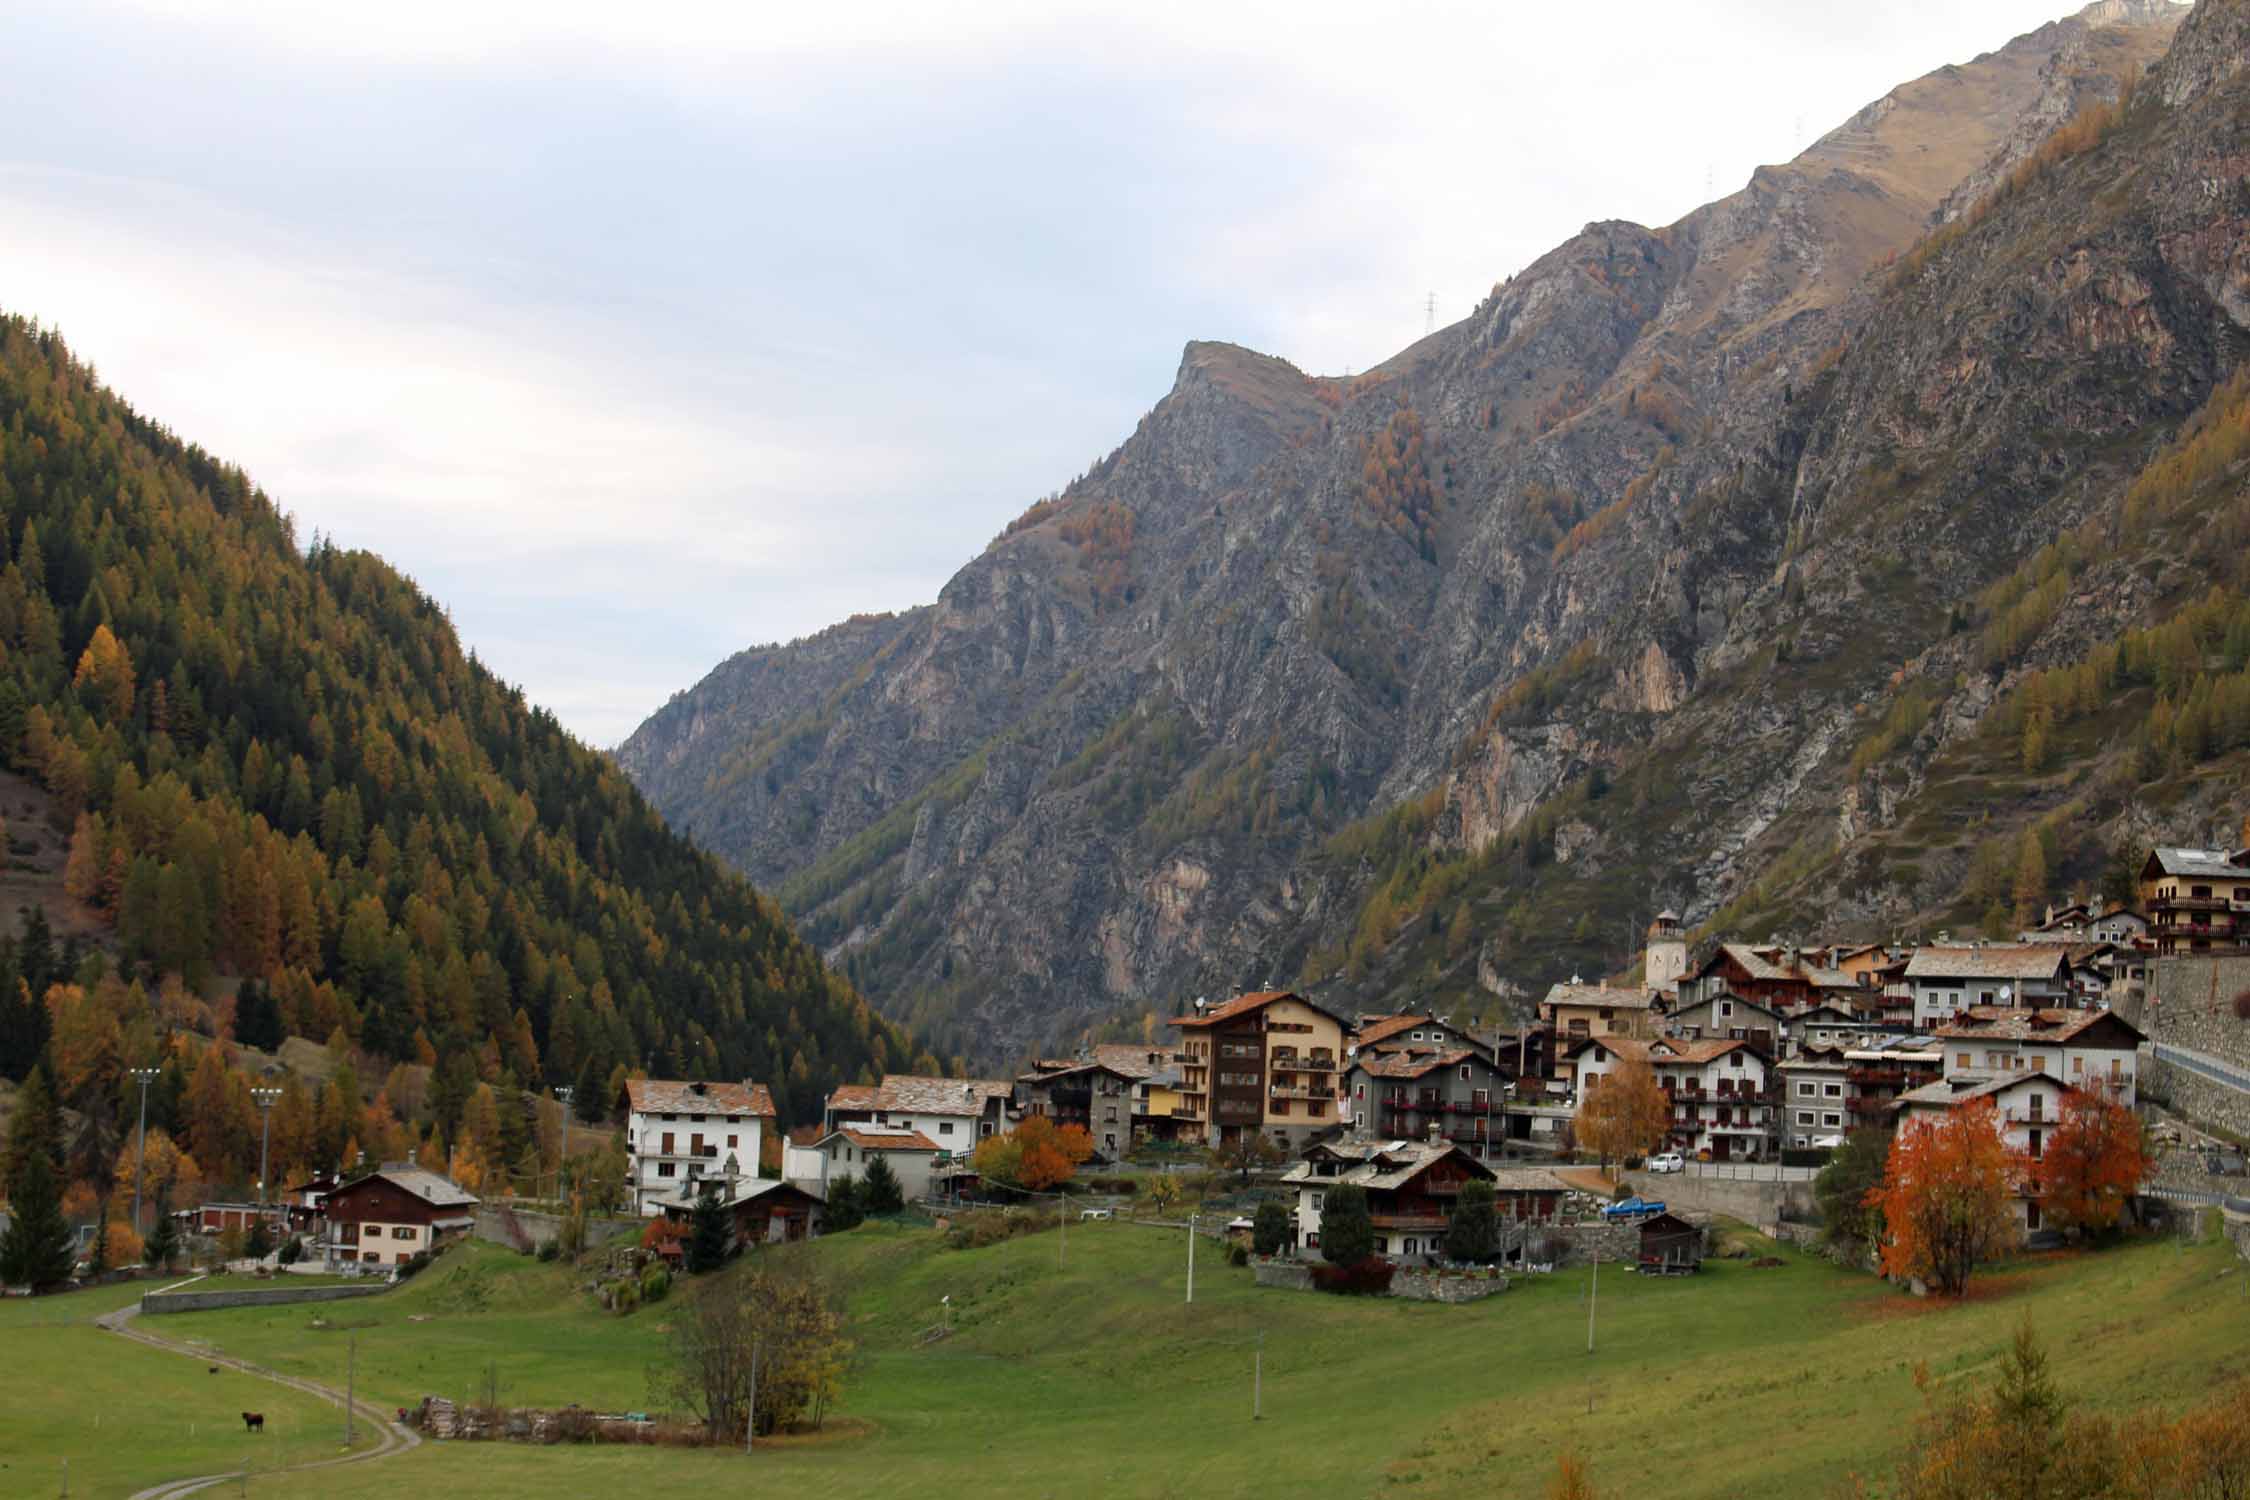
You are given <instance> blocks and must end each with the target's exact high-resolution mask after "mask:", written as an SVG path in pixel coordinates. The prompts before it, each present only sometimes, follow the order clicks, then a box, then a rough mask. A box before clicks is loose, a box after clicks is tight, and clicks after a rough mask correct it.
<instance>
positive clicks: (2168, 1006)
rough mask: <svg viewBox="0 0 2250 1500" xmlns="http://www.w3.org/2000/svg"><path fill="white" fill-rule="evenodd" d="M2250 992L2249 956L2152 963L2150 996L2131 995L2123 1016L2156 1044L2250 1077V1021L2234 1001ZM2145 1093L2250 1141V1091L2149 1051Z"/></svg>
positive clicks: (2144, 1060)
mask: <svg viewBox="0 0 2250 1500" xmlns="http://www.w3.org/2000/svg"><path fill="white" fill-rule="evenodd" d="M2244 990H2250V958H2168V959H2157V960H2155V961H2154V962H2152V963H2151V964H2150V965H2149V976H2148V992H2147V994H2146V995H2145V996H2141V995H2130V994H2128V995H2125V996H2122V997H2120V999H2119V1000H2118V1002H2117V1006H2116V1008H2117V1013H2118V1014H2119V1015H2120V1016H2123V1017H2124V1018H2125V1019H2126V1020H2128V1021H2130V1022H2132V1023H2133V1024H2134V1025H2135V1026H2138V1027H2140V1029H2141V1030H2142V1031H2143V1032H2145V1033H2147V1035H2148V1039H2149V1040H2150V1041H2151V1042H2161V1043H2164V1044H2166V1045H2169V1046H2174V1047H2184V1048H2187V1049H2190V1050H2192V1051H2195V1052H2200V1053H2203V1054H2205V1055H2207V1056H2209V1057H2211V1058H2213V1059H2215V1060H2216V1061H2218V1062H2220V1063H2223V1064H2225V1065H2227V1066H2228V1067H2229V1068H2232V1069H2234V1070H2235V1071H2237V1072H2240V1073H2244V1074H2250V1021H2245V1020H2243V1019H2241V1018H2240V1017H2238V1016H2236V1015H2235V1013H2234V997H2235V996H2236V995H2238V994H2241V993H2242V992H2243V991H2244ZM2139 1088H2140V1092H2141V1093H2142V1094H2143V1095H2145V1096H2146V1097H2148V1098H2151V1099H2154V1100H2156V1101H2158V1102H2160V1103H2162V1104H2164V1105H2166V1106H2167V1107H2169V1108H2171V1109H2172V1110H2174V1111H2176V1112H2178V1113H2180V1114H2183V1115H2185V1116H2187V1117H2188V1118H2189V1119H2190V1120H2193V1121H2194V1122H2196V1123H2197V1124H2199V1125H2206V1126H2209V1127H2212V1128H2214V1129H2218V1130H2223V1131H2226V1132H2228V1133H2230V1134H2232V1135H2236V1136H2241V1137H2250V1093H2246V1092H2244V1091H2243V1090H2241V1089H2235V1088H2229V1087H2228V1086H2227V1085H2225V1084H2223V1083H2221V1082H2219V1081H2218V1080H2216V1079H2213V1078H2211V1077H2208V1076H2207V1075H2205V1074H2202V1073H2199V1072H2196V1071H2195V1070H2194V1069H2192V1068H2188V1067H2184V1066H2182V1065H2180V1064H2178V1063H2175V1062H2170V1061H2166V1060H2165V1059H2163V1058H2159V1057H2156V1056H2153V1055H2152V1054H2151V1053H2150V1052H2148V1051H2147V1050H2145V1049H2144V1050H2143V1052H2142V1054H2141V1060H2140V1078H2139Z"/></svg>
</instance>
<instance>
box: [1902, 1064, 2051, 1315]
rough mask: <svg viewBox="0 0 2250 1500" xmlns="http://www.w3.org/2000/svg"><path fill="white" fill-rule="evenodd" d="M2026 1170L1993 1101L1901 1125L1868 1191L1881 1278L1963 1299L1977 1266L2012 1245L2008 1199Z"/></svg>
mask: <svg viewBox="0 0 2250 1500" xmlns="http://www.w3.org/2000/svg"><path fill="white" fill-rule="evenodd" d="M2026 1165H2027V1163H2026V1162H2025V1160H2024V1158H2023V1156H2022V1155H2021V1154H2020V1153H2018V1152H2017V1151H2015V1150H2013V1149H2011V1148H2010V1147H2009V1146H2008V1144H2007V1142H2006V1141H2005V1140H2003V1139H2002V1138H2001V1135H2000V1126H1999V1115H1998V1111H1997V1110H1996V1109H1995V1108H1994V1106H1993V1103H1992V1101H1991V1100H1990V1099H1976V1100H1972V1101H1971V1102H1969V1103H1967V1104H1964V1105H1961V1106H1959V1107H1958V1108H1955V1109H1952V1110H1949V1111H1948V1112H1947V1113H1946V1114H1945V1115H1943V1116H1942V1117H1940V1118H1939V1119H1936V1120H1928V1119H1923V1120H1915V1121H1911V1122H1909V1123H1908V1124H1906V1125H1905V1126H1903V1127H1902V1128H1901V1129H1900V1130H1899V1132H1898V1134H1897V1135H1895V1136H1894V1137H1892V1139H1891V1152H1890V1159H1889V1161H1888V1162H1887V1163H1886V1164H1885V1167H1884V1171H1883V1181H1882V1184H1881V1185H1880V1186H1879V1187H1876V1188H1874V1189H1872V1190H1871V1191H1870V1192H1869V1194H1868V1199H1869V1202H1870V1203H1871V1205H1872V1206H1873V1207H1875V1208H1877V1209H1879V1210H1880V1211H1881V1212H1882V1215H1883V1228H1884V1239H1883V1242H1882V1246H1881V1255H1882V1267H1883V1274H1884V1275H1886V1276H1889V1277H1892V1278H1893V1279H1896V1280H1900V1281H1904V1280H1906V1279H1908V1278H1910V1277H1911V1278H1914V1279H1918V1280H1921V1281H1924V1282H1927V1283H1928V1284H1929V1285H1930V1286H1932V1287H1933V1288H1935V1289H1936V1290H1937V1292H1938V1293H1939V1294H1940V1295H1942V1296H1947V1297H1957V1296H1959V1295H1960V1294H1961V1293H1962V1292H1963V1291H1964V1290H1966V1289H1967V1287H1968V1285H1969V1276H1970V1274H1971V1273H1972V1272H1973V1271H1975V1269H1976V1268H1977V1266H1978V1265H1979V1264H1980V1263H1982V1262H1984V1261H1986V1260H1990V1259H1991V1258H1992V1257H1993V1256H1995V1255H1997V1254H1999V1253H2000V1252H2001V1251H2002V1250H2004V1249H2006V1248H2007V1247H2008V1246H2009V1245H2011V1244H2012V1243H2013V1242H2014V1239H2015V1220H2014V1217H2013V1214H2012V1212H2011V1208H2010V1201H2011V1199H2012V1198H2013V1196H2014V1193H2015V1188H2016V1184H2017V1182H2018V1181H2019V1180H2020V1179H2021V1178H2022V1176H2023V1175H2024V1172H2025V1169H2026Z"/></svg>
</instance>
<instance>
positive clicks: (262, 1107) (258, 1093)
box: [250, 1089, 281, 1219]
mask: <svg viewBox="0 0 2250 1500" xmlns="http://www.w3.org/2000/svg"><path fill="white" fill-rule="evenodd" d="M250 1099H251V1102H253V1103H254V1104H256V1105H257V1106H258V1121H259V1124H258V1217H259V1218H261V1219H263V1218H264V1217H265V1216H266V1213H265V1208H266V1147H267V1146H268V1145H270V1144H271V1143H272V1141H273V1107H274V1105H276V1104H278V1103H279V1102H280V1101H281V1090H279V1089H252V1090H251V1091H250Z"/></svg>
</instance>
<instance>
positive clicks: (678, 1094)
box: [625, 1078, 774, 1119]
mask: <svg viewBox="0 0 2250 1500" xmlns="http://www.w3.org/2000/svg"><path fill="white" fill-rule="evenodd" d="M625 1097H626V1098H627V1099H628V1100H630V1101H631V1102H632V1106H633V1108H635V1109H637V1110H639V1111H640V1112H641V1113H642V1114H665V1115H677V1114H690V1115H759V1116H763V1117H765V1118H768V1119H771V1118H772V1117H773V1113H774V1108H773V1095H772V1094H770V1093H768V1092H766V1086H765V1085H764V1084H762V1083H702V1082H690V1081H688V1080H686V1079H677V1078H631V1079H627V1080H626V1082H625Z"/></svg>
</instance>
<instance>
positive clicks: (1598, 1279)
mask: <svg viewBox="0 0 2250 1500" xmlns="http://www.w3.org/2000/svg"><path fill="white" fill-rule="evenodd" d="M1601 1294H1602V1247H1601V1242H1600V1241H1599V1240H1596V1241H1595V1242H1594V1280H1593V1282H1592V1284H1591V1285H1590V1286H1589V1287H1588V1288H1587V1289H1586V1352H1587V1353H1588V1354H1591V1353H1593V1352H1594V1303H1595V1301H1596V1299H1598V1298H1599V1297H1600V1296H1601Z"/></svg>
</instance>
